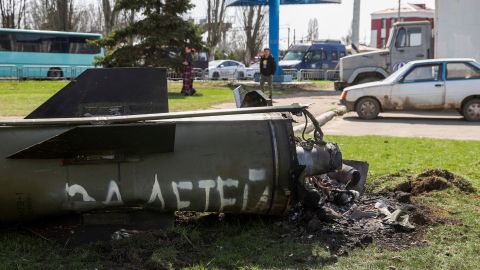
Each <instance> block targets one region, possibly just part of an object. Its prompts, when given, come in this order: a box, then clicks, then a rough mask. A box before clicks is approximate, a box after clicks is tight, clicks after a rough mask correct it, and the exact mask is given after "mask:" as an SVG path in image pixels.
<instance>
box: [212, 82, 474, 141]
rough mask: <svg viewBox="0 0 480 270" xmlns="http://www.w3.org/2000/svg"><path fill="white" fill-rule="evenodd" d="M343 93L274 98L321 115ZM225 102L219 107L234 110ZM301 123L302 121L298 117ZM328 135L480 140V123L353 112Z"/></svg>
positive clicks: (444, 116) (442, 115)
mask: <svg viewBox="0 0 480 270" xmlns="http://www.w3.org/2000/svg"><path fill="white" fill-rule="evenodd" d="M339 95H340V93H339V92H335V91H328V90H325V91H312V92H311V93H306V92H301V94H299V95H288V96H287V95H283V96H278V97H275V96H274V105H289V104H292V103H301V104H311V105H310V111H311V112H312V113H313V114H314V115H320V114H321V113H323V112H326V111H329V110H331V109H333V108H336V107H337V102H338V98H339ZM234 106H235V105H234V103H233V102H232V103H225V104H220V105H217V106H215V108H233V107H234ZM296 120H297V121H298V122H299V123H301V122H302V121H303V119H302V118H296ZM323 131H324V133H325V134H330V135H349V136H365V135H377V136H396V137H425V138H439V139H454V140H480V122H477V123H473V122H467V121H465V120H463V118H462V116H460V115H459V114H458V113H457V112H455V111H446V112H418V111H417V112H392V113H381V114H380V118H378V119H375V120H361V119H360V118H358V117H357V114H356V113H354V112H350V113H348V114H346V115H344V116H343V117H337V118H335V119H334V120H332V121H331V122H329V123H327V124H326V125H325V126H324V127H323Z"/></svg>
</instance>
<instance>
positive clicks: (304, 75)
mask: <svg viewBox="0 0 480 270" xmlns="http://www.w3.org/2000/svg"><path fill="white" fill-rule="evenodd" d="M89 68H92V67H90V66H55V67H54V68H52V67H51V66H43V65H35V66H34V65H27V66H16V65H0V80H19V79H74V78H76V77H78V76H79V75H80V74H82V73H83V72H84V71H85V70H87V69H89ZM192 72H193V78H194V80H197V81H206V80H229V81H238V80H255V76H256V74H258V73H259V71H258V70H253V69H248V68H247V69H240V70H235V71H233V72H225V71H223V72H222V71H219V70H213V71H209V70H208V69H201V68H194V69H193V70H192ZM283 74H284V75H290V76H292V80H295V81H311V80H332V81H333V80H338V78H339V71H338V70H325V69H301V70H296V69H283ZM167 79H168V80H171V81H181V80H182V79H183V75H182V73H181V72H176V71H174V70H172V69H168V70H167Z"/></svg>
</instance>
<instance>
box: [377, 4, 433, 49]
mask: <svg viewBox="0 0 480 270" xmlns="http://www.w3.org/2000/svg"><path fill="white" fill-rule="evenodd" d="M400 14H401V16H400V20H401V21H403V22H414V21H425V20H428V21H431V22H433V20H434V18H435V10H434V9H431V8H427V6H426V5H425V4H405V5H402V6H401V8H400ZM371 15H372V34H371V41H370V47H374V48H383V47H385V44H386V43H387V41H388V38H389V37H390V28H391V27H392V25H393V24H394V23H396V22H397V21H398V8H389V9H385V10H380V11H376V12H373V13H372V14H371Z"/></svg>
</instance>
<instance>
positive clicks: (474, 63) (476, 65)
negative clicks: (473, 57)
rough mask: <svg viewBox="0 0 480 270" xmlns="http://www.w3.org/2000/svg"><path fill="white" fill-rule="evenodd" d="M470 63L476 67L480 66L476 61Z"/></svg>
mask: <svg viewBox="0 0 480 270" xmlns="http://www.w3.org/2000/svg"><path fill="white" fill-rule="evenodd" d="M470 64H472V65H474V66H475V67H477V68H480V63H478V62H470Z"/></svg>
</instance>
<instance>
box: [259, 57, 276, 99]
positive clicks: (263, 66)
mask: <svg viewBox="0 0 480 270" xmlns="http://www.w3.org/2000/svg"><path fill="white" fill-rule="evenodd" d="M276 68H277V64H276V63H275V59H274V58H273V56H272V55H271V54H270V49H269V48H265V49H264V50H263V55H262V57H261V58H260V88H261V89H262V91H264V92H265V89H264V87H265V82H267V83H268V89H269V94H268V97H269V98H270V99H271V98H272V91H273V75H275V69H276Z"/></svg>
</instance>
